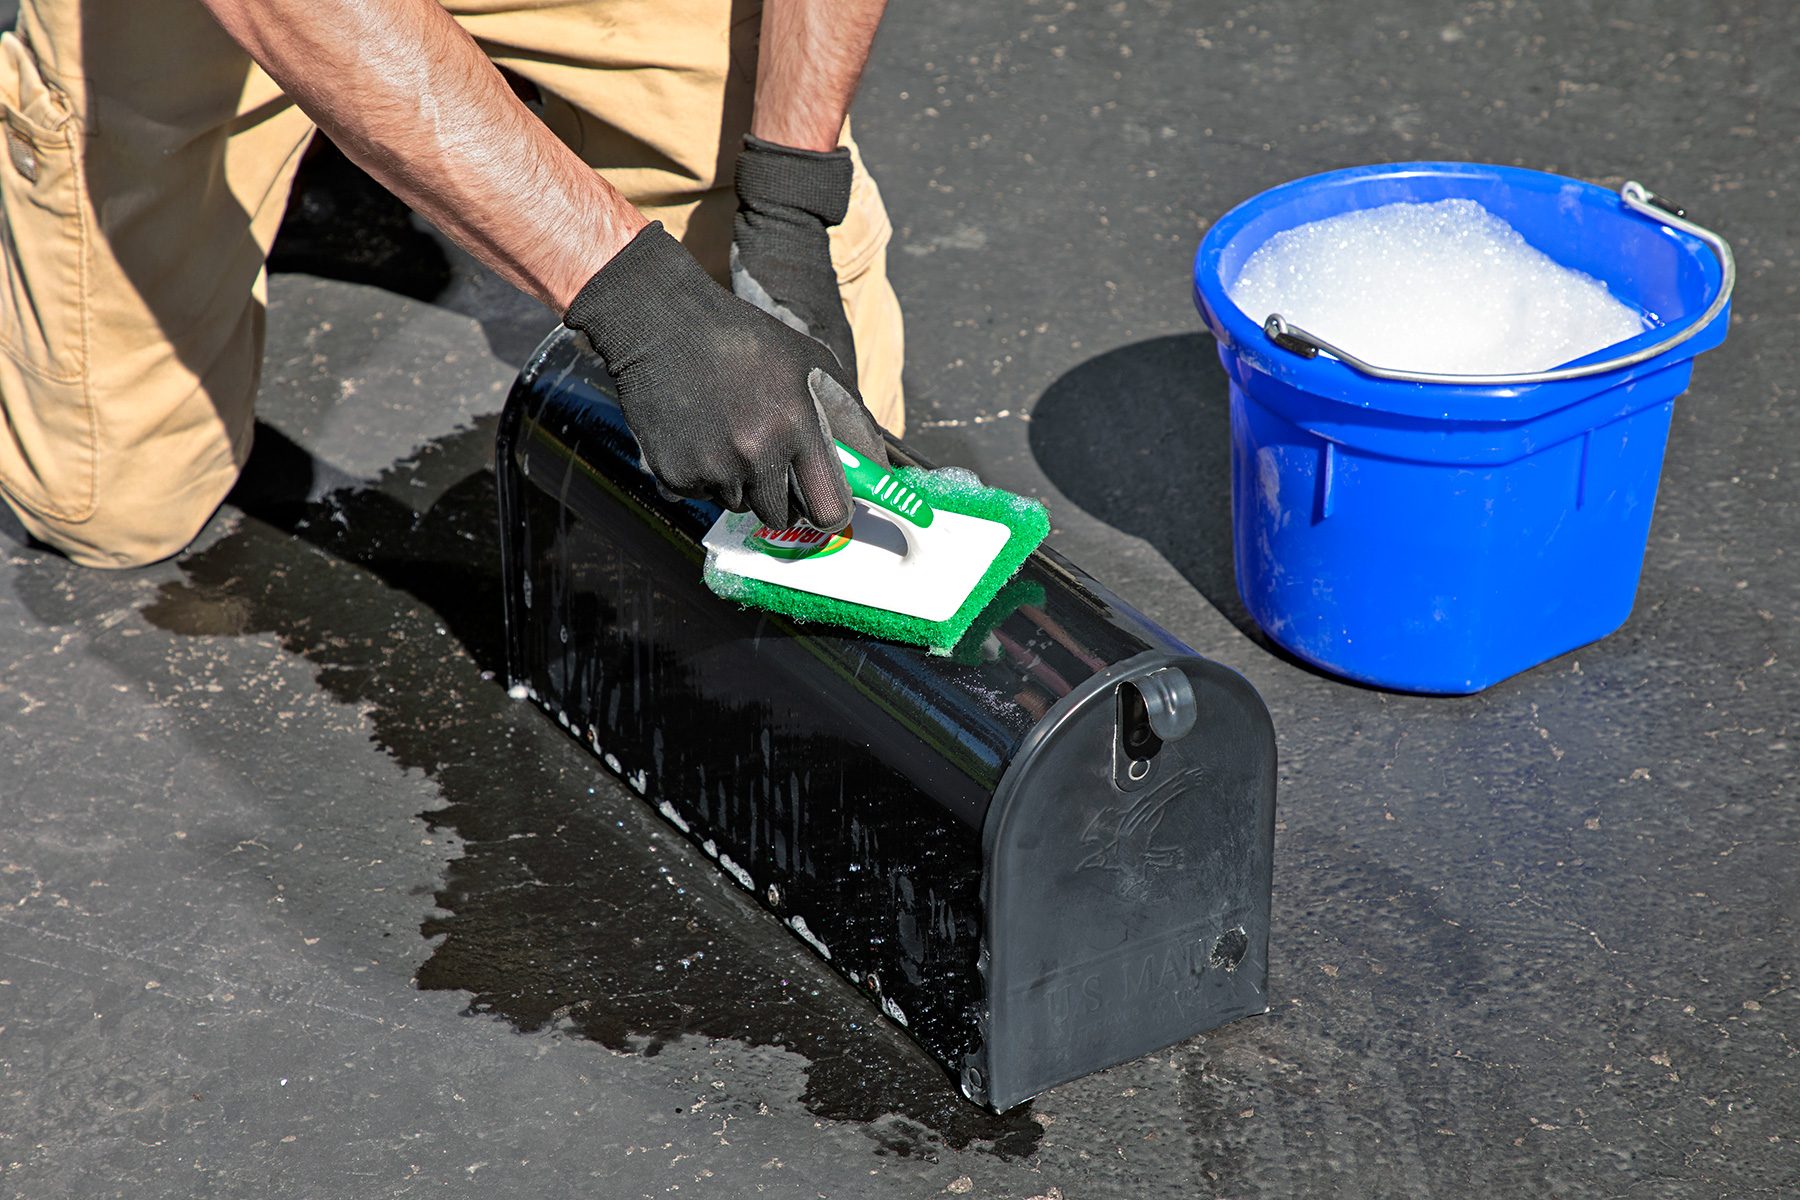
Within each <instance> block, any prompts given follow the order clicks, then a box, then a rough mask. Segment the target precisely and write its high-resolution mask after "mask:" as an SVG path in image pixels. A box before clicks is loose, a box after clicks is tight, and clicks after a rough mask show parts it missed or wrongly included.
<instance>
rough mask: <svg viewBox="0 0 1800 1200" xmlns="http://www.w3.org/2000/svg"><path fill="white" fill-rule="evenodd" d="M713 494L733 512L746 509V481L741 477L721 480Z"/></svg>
mask: <svg viewBox="0 0 1800 1200" xmlns="http://www.w3.org/2000/svg"><path fill="white" fill-rule="evenodd" d="M713 495H714V496H715V497H717V499H718V501H719V503H720V504H722V505H724V506H725V507H726V508H728V509H730V510H731V511H732V512H743V511H744V481H743V480H741V479H725V480H721V481H720V482H719V483H718V484H717V485H716V486H715V487H714V488H713Z"/></svg>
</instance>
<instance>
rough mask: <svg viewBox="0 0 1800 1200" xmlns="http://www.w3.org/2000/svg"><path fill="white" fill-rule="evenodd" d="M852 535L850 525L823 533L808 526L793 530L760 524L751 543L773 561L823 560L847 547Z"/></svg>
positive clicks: (797, 527)
mask: <svg viewBox="0 0 1800 1200" xmlns="http://www.w3.org/2000/svg"><path fill="white" fill-rule="evenodd" d="M853 536H855V534H854V532H853V531H852V530H851V528H850V526H848V525H846V526H844V528H843V529H841V530H839V531H838V532H837V533H822V532H820V531H819V530H817V529H813V528H811V527H810V526H806V525H796V526H794V528H792V529H770V528H769V527H768V526H767V525H758V526H757V527H756V532H755V533H753V534H751V535H750V544H751V545H752V546H754V547H756V548H757V549H758V550H761V551H762V552H763V553H764V554H767V555H769V556H770V557H771V558H823V557H825V556H826V555H827V554H835V553H836V552H837V551H839V550H842V549H843V548H844V547H845V546H848V545H849V544H850V539H851V538H852V537H853Z"/></svg>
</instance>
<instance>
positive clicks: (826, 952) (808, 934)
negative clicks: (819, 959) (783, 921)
mask: <svg viewBox="0 0 1800 1200" xmlns="http://www.w3.org/2000/svg"><path fill="white" fill-rule="evenodd" d="M788 928H789V929H792V930H793V931H794V932H795V933H797V934H799V935H800V940H801V941H803V942H805V943H806V944H807V945H809V946H811V947H812V948H813V949H814V950H817V951H818V952H819V953H820V954H821V955H823V956H824V957H826V958H830V957H831V950H830V948H829V947H828V946H826V945H825V943H824V942H821V941H820V940H819V935H818V934H816V933H814V932H813V931H812V930H810V929H808V928H807V927H806V918H805V917H789V918H788Z"/></svg>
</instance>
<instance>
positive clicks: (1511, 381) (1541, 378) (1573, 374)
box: [1263, 180, 1737, 387]
mask: <svg viewBox="0 0 1800 1200" xmlns="http://www.w3.org/2000/svg"><path fill="white" fill-rule="evenodd" d="M1619 199H1620V200H1623V201H1624V202H1625V205H1626V207H1628V208H1631V209H1633V210H1635V211H1637V212H1639V213H1642V214H1643V215H1644V216H1647V217H1650V218H1651V219H1653V220H1655V221H1659V222H1661V223H1662V224H1664V225H1667V226H1669V227H1670V228H1672V229H1679V230H1680V231H1681V232H1683V233H1686V234H1689V235H1691V236H1693V237H1696V238H1699V239H1700V240H1701V241H1703V242H1705V243H1706V244H1707V245H1708V246H1711V247H1712V251H1713V253H1714V254H1716V255H1718V256H1719V268H1720V271H1721V275H1722V277H1721V280H1720V286H1719V294H1718V295H1717V296H1714V297H1713V301H1712V303H1711V304H1709V305H1707V307H1706V311H1705V312H1703V313H1701V314H1700V319H1699V320H1697V321H1690V322H1688V323H1687V325H1686V326H1685V327H1684V328H1682V329H1681V330H1679V331H1678V332H1676V333H1673V334H1670V335H1669V336H1668V337H1666V338H1664V339H1663V340H1662V341H1660V342H1657V343H1656V344H1655V345H1653V346H1645V347H1644V348H1643V349H1641V350H1636V351H1633V352H1632V353H1630V354H1621V355H1619V356H1618V357H1617V358H1609V359H1607V360H1606V361H1604V362H1597V363H1587V364H1585V365H1583V366H1578V367H1558V368H1557V369H1555V370H1553V371H1526V372H1521V373H1518V374H1513V375H1439V374H1433V373H1431V372H1427V371H1396V370H1393V369H1391V368H1389V367H1378V366H1376V365H1375V364H1374V363H1369V362H1364V361H1363V360H1362V359H1360V358H1358V357H1356V355H1354V354H1351V353H1350V352H1349V351H1348V350H1344V349H1341V348H1340V347H1338V346H1334V345H1332V344H1331V343H1330V342H1328V341H1326V340H1325V339H1324V338H1322V337H1320V336H1318V335H1317V334H1313V333H1308V332H1306V330H1304V329H1302V328H1300V327H1299V326H1298V325H1291V324H1289V323H1288V321H1287V319H1286V318H1284V317H1283V316H1282V315H1281V314H1280V313H1270V314H1269V319H1268V320H1266V321H1264V322H1263V334H1264V335H1265V336H1266V337H1267V338H1268V339H1269V340H1270V341H1271V342H1274V343H1275V344H1276V345H1277V346H1280V347H1281V348H1282V349H1283V350H1286V351H1288V352H1289V353H1291V354H1298V355H1300V356H1301V357H1302V358H1314V357H1317V356H1318V355H1319V354H1320V353H1325V354H1329V355H1330V356H1331V357H1333V358H1335V359H1337V360H1338V361H1339V362H1341V363H1343V364H1344V365H1345V366H1347V367H1349V368H1350V369H1352V370H1354V371H1358V372H1360V373H1362V374H1364V375H1369V376H1373V377H1374V378H1376V379H1393V380H1397V381H1399V382H1401V383H1455V384H1462V385H1464V386H1476V387H1504V386H1514V385H1520V384H1535V383H1557V382H1559V381H1561V380H1564V379H1583V378H1586V377H1587V376H1589V375H1604V374H1605V373H1606V372H1608V371H1617V370H1619V369H1621V368H1623V367H1633V366H1636V365H1637V364H1638V363H1641V362H1648V361H1649V360H1650V359H1653V358H1655V357H1656V356H1657V355H1659V354H1662V353H1665V352H1666V351H1669V350H1673V349H1674V348H1675V347H1677V346H1679V345H1681V344H1682V343H1683V342H1685V341H1687V340H1688V339H1689V338H1691V337H1693V336H1694V335H1695V334H1697V333H1699V332H1700V331H1701V330H1702V329H1705V328H1706V327H1707V326H1708V325H1711V324H1712V322H1713V318H1714V317H1716V316H1718V315H1719V314H1720V313H1721V312H1723V311H1724V309H1725V305H1726V304H1727V303H1729V302H1730V300H1731V289H1732V288H1733V287H1735V286H1736V285H1737V260H1736V259H1734V258H1732V256H1731V245H1730V243H1728V242H1726V240H1725V239H1724V238H1722V237H1720V236H1719V235H1718V234H1716V233H1714V232H1713V231H1712V230H1710V229H1707V228H1705V227H1704V226H1700V225H1696V224H1694V223H1693V222H1692V221H1689V220H1687V219H1686V218H1687V211H1686V210H1685V209H1683V208H1681V207H1680V206H1679V205H1676V204H1673V203H1671V202H1670V201H1668V200H1665V199H1663V198H1662V197H1661V196H1658V195H1657V194H1656V193H1655V192H1652V191H1651V190H1650V189H1649V188H1647V187H1645V186H1644V185H1643V184H1641V183H1638V182H1637V181H1636V180H1633V181H1631V182H1630V183H1627V184H1626V185H1625V186H1624V187H1622V188H1620V189H1619Z"/></svg>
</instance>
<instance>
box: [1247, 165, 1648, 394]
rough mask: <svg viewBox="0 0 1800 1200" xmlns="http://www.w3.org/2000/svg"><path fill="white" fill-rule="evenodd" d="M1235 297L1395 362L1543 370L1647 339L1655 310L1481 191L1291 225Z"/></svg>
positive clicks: (1456, 369) (1253, 313)
mask: <svg viewBox="0 0 1800 1200" xmlns="http://www.w3.org/2000/svg"><path fill="white" fill-rule="evenodd" d="M1227 293H1228V294H1229V295H1230V297H1231V299H1232V301H1233V303H1235V304H1236V305H1237V306H1238V307H1239V308H1241V309H1243V310H1244V312H1245V313H1246V314H1248V315H1249V316H1250V317H1252V318H1253V319H1254V320H1256V321H1257V322H1258V323H1261V322H1262V320H1263V319H1264V318H1265V317H1267V316H1268V315H1269V314H1270V313H1280V314H1282V316H1283V317H1285V318H1286V319H1287V320H1288V322H1289V323H1290V324H1293V325H1298V326H1300V327H1301V328H1304V329H1305V330H1307V331H1308V332H1309V333H1312V334H1315V335H1317V336H1318V337H1321V338H1323V339H1325V340H1326V341H1329V342H1334V343H1336V344H1337V345H1339V346H1342V347H1343V348H1344V349H1345V350H1346V351H1348V352H1350V353H1351V354H1354V355H1356V356H1357V357H1359V358H1361V359H1363V360H1364V361H1367V362H1371V363H1374V364H1376V365H1377V366H1382V367H1388V368H1392V369H1395V370H1408V371H1427V372H1436V373H1442V374H1448V375H1480V374H1499V373H1505V372H1519V371H1541V370H1548V369H1550V368H1552V367H1557V366H1561V365H1562V364H1564V363H1567V362H1570V361H1572V360H1574V359H1577V358H1580V357H1582V356H1583V355H1586V354H1591V353H1593V352H1594V351H1596V350H1599V349H1602V348H1604V347H1607V346H1611V345H1613V344H1615V343H1618V342H1622V341H1625V340H1626V339H1628V338H1632V337H1636V336H1637V335H1638V334H1639V333H1642V332H1643V331H1644V329H1645V328H1646V322H1645V319H1644V317H1643V315H1642V314H1641V313H1640V312H1639V311H1638V310H1636V309H1634V308H1632V307H1630V306H1629V305H1626V304H1624V303H1622V302H1621V301H1620V300H1618V298H1616V297H1615V296H1613V295H1612V294H1611V293H1610V292H1609V291H1608V290H1607V288H1606V285H1605V284H1604V283H1602V282H1600V281H1598V280H1596V279H1594V278H1592V277H1591V276H1588V275H1584V274H1582V273H1581V272H1579V271H1575V270H1571V269H1570V268H1568V267H1565V266H1562V265H1561V264H1559V263H1557V262H1556V261H1555V260H1554V259H1551V258H1550V257H1548V256H1547V255H1545V254H1544V253H1542V252H1541V251H1539V250H1537V249H1536V248H1535V247H1533V246H1531V245H1530V244H1529V243H1527V242H1526V241H1525V239H1524V237H1523V236H1522V235H1521V234H1520V233H1519V232H1518V231H1517V230H1516V229H1514V228H1513V227H1512V226H1511V225H1508V224H1507V223H1506V222H1505V221H1503V220H1501V219H1500V218H1499V217H1496V216H1495V215H1494V214H1492V213H1490V212H1489V211H1488V210H1487V209H1485V208H1483V207H1482V206H1481V205H1480V204H1479V203H1477V202H1476V201H1473V200H1440V201H1437V202H1436V203H1431V204H1388V205H1383V206H1382V207H1379V208H1369V209H1362V210H1359V211H1356V212H1348V213H1342V214H1340V215H1338V216H1335V217H1328V218H1326V219H1324V220H1322V221H1313V222H1311V223H1309V224H1306V225H1299V226H1295V227H1294V228H1292V229H1285V230H1283V231H1281V232H1280V233H1277V234H1276V235H1275V236H1273V237H1271V238H1270V239H1269V240H1268V241H1267V242H1265V243H1263V244H1262V245H1261V246H1259V247H1257V249H1256V251H1255V253H1253V254H1252V255H1251V256H1250V258H1249V259H1248V260H1247V261H1246V262H1245V263H1244V268H1243V270H1242V271H1241V272H1240V273H1239V275H1238V278H1237V280H1236V282H1234V283H1231V284H1230V285H1229V286H1228V288H1227Z"/></svg>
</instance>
